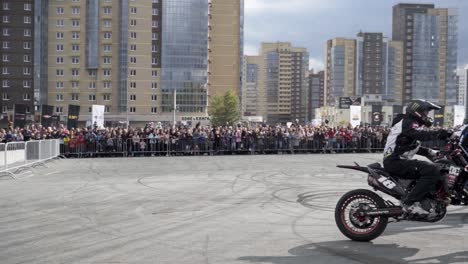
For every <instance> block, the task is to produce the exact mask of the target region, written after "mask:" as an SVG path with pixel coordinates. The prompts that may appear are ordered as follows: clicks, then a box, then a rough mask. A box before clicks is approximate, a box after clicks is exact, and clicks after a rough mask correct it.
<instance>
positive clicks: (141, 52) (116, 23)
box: [47, 0, 161, 121]
mask: <svg viewBox="0 0 468 264" xmlns="http://www.w3.org/2000/svg"><path fill="white" fill-rule="evenodd" d="M159 7H160V3H159V1H150V0H147V1H110V0H106V1H50V2H49V5H48V21H49V23H48V50H47V53H48V65H47V66H48V67H47V69H48V85H47V87H48V93H47V94H48V97H47V103H48V104H50V105H54V106H55V111H56V112H57V113H59V114H66V113H67V110H68V109H67V107H68V105H69V104H72V105H80V106H81V111H80V118H79V121H88V120H90V119H91V106H92V105H104V106H105V113H106V121H125V120H126V119H127V117H128V120H129V121H152V120H154V115H155V114H156V113H157V112H158V106H160V104H158V99H159V98H158V89H157V88H158V86H159V85H158V84H159V74H158V73H159V71H160V55H158V53H159V51H160V50H161V48H160V41H159V32H160V30H158V28H159V25H160V21H161V19H160V18H159V16H160V11H159V10H160V9H159Z"/></svg>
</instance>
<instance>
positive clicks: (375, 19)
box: [244, 0, 468, 70]
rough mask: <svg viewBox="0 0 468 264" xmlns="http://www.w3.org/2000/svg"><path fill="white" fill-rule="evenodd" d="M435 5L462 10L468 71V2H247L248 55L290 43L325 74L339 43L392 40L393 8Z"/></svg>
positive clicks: (462, 55) (461, 48)
mask: <svg viewBox="0 0 468 264" xmlns="http://www.w3.org/2000/svg"><path fill="white" fill-rule="evenodd" d="M397 3H429V4H435V6H436V7H444V8H457V9H458V65H459V67H465V66H466V65H468V0H433V1H420V0H413V1H397V0H245V21H244V32H245V35H244V52H245V54H246V55H257V54H258V50H259V48H260V43H261V42H276V41H288V42H291V43H292V44H293V45H294V46H296V47H305V48H307V49H308V51H309V53H310V68H313V69H315V70H319V69H323V57H324V46H325V42H326V41H327V40H328V39H331V38H335V37H345V38H355V37H356V34H357V33H358V32H359V30H362V31H363V32H383V33H384V35H385V36H387V37H388V38H389V39H391V37H392V6H393V5H395V4H397Z"/></svg>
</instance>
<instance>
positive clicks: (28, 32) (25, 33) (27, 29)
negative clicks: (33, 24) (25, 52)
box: [23, 28, 31, 37]
mask: <svg viewBox="0 0 468 264" xmlns="http://www.w3.org/2000/svg"><path fill="white" fill-rule="evenodd" d="M23 35H24V36H25V37H30V36H31V29H29V28H25V29H24V32H23Z"/></svg>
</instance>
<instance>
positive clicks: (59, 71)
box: [55, 69, 63, 76]
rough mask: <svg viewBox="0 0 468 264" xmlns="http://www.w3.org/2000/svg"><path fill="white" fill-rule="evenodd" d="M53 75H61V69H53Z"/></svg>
mask: <svg viewBox="0 0 468 264" xmlns="http://www.w3.org/2000/svg"><path fill="white" fill-rule="evenodd" d="M55 75H57V76H63V70H62V69H57V70H56V71H55Z"/></svg>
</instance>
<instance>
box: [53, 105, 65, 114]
mask: <svg viewBox="0 0 468 264" xmlns="http://www.w3.org/2000/svg"><path fill="white" fill-rule="evenodd" d="M55 113H57V114H61V113H63V106H56V107H55Z"/></svg>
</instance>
